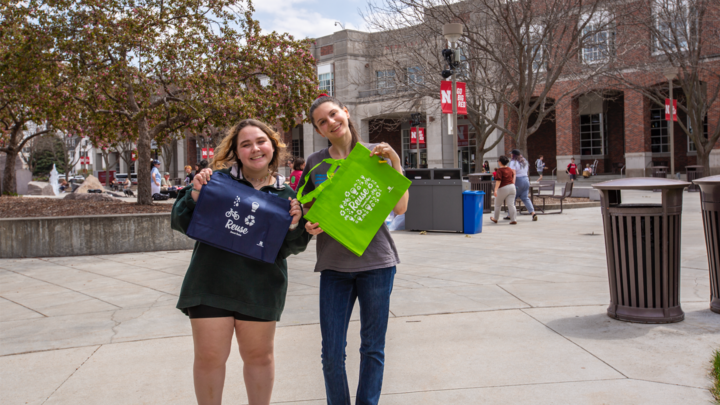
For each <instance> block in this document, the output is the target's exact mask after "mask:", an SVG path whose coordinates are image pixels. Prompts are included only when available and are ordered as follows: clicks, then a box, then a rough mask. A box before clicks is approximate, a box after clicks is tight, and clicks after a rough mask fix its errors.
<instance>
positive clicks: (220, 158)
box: [211, 119, 286, 174]
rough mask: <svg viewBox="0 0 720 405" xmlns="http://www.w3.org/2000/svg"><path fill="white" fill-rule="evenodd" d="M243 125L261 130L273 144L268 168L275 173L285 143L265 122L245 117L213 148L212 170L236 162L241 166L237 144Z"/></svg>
mask: <svg viewBox="0 0 720 405" xmlns="http://www.w3.org/2000/svg"><path fill="white" fill-rule="evenodd" d="M245 127H255V128H258V129H259V130H261V131H263V132H264V133H265V135H267V137H268V139H270V142H271V143H272V146H273V157H272V160H270V164H269V165H268V168H269V169H270V171H271V172H272V173H273V174H275V173H277V169H278V166H279V164H280V162H281V161H283V160H282V158H283V157H284V155H285V147H286V145H285V143H284V142H283V141H282V139H281V138H280V135H278V133H277V132H275V131H273V129H272V128H270V127H269V126H268V125H267V124H265V123H264V122H262V121H258V120H254V119H246V120H242V121H240V122H239V123H238V124H237V125H235V126H234V127H232V128H230V130H229V131H228V133H227V135H225V138H223V140H222V142H220V145H219V146H218V147H217V148H216V149H215V157H213V160H212V164H211V167H212V169H213V170H220V169H226V168H228V167H231V166H232V165H233V164H235V163H237V164H238V168H242V162H241V161H240V158H238V156H237V146H238V142H237V139H238V135H239V134H240V131H242V129H243V128H245Z"/></svg>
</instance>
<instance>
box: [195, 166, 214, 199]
mask: <svg viewBox="0 0 720 405" xmlns="http://www.w3.org/2000/svg"><path fill="white" fill-rule="evenodd" d="M210 176H212V169H210V168H207V169H202V170H201V171H200V173H198V174H196V175H195V178H194V179H193V181H192V190H190V195H191V196H192V199H193V200H195V201H196V202H197V199H198V196H199V195H200V190H202V187H203V185H205V184H207V182H208V180H210Z"/></svg>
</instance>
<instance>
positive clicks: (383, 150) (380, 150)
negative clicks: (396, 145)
mask: <svg viewBox="0 0 720 405" xmlns="http://www.w3.org/2000/svg"><path fill="white" fill-rule="evenodd" d="M375 155H377V156H382V157H383V158H384V159H386V160H388V159H389V160H390V161H391V162H392V164H393V167H394V168H397V169H399V170H402V168H401V165H400V156H398V154H397V152H395V149H393V148H392V146H390V145H388V144H387V143H385V142H381V143H379V144H377V145H375V147H374V148H373V150H372V151H371V152H370V156H375Z"/></svg>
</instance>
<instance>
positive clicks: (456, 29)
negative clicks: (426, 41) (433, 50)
mask: <svg viewBox="0 0 720 405" xmlns="http://www.w3.org/2000/svg"><path fill="white" fill-rule="evenodd" d="M462 35H463V26H462V24H457V23H451V24H445V25H443V36H444V37H445V39H447V41H448V42H449V44H450V49H452V50H453V53H454V55H455V56H454V57H453V62H454V63H459V62H460V58H459V57H457V56H458V55H457V54H458V52H457V41H459V40H460V37H462ZM455 67H457V66H453V65H452V64H451V65H450V69H451V70H452V72H453V73H452V94H450V98H451V99H452V111H453V113H452V124H451V127H450V135H451V136H452V137H453V167H454V168H455V169H457V168H458V167H459V165H458V160H459V159H458V137H457V85H456V83H457V79H456V74H455Z"/></svg>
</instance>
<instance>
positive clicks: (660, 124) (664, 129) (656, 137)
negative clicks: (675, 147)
mask: <svg viewBox="0 0 720 405" xmlns="http://www.w3.org/2000/svg"><path fill="white" fill-rule="evenodd" d="M667 123H668V122H667V121H665V109H664V108H654V109H652V110H650V148H651V149H650V150H651V151H652V153H667V152H670V143H669V142H668V126H667Z"/></svg>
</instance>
